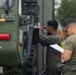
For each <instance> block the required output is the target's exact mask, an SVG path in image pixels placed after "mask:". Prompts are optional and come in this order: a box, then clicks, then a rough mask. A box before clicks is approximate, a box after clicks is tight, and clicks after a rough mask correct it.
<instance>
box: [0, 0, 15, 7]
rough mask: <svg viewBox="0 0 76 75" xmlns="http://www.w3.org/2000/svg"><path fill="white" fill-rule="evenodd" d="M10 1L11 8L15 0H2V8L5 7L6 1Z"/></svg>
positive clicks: (0, 2) (0, 1)
mask: <svg viewBox="0 0 76 75" xmlns="http://www.w3.org/2000/svg"><path fill="white" fill-rule="evenodd" d="M7 2H8V3H9V8H11V7H12V6H13V5H14V2H15V0H0V8H4V6H5V4H6V3H7Z"/></svg>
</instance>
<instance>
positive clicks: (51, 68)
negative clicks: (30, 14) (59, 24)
mask: <svg viewBox="0 0 76 75" xmlns="http://www.w3.org/2000/svg"><path fill="white" fill-rule="evenodd" d="M39 38H40V42H41V44H42V45H43V46H47V52H46V74H45V75H61V71H60V70H59V68H58V67H57V63H58V62H60V59H61V53H60V52H58V51H56V50H54V49H53V48H51V47H50V45H51V44H58V45H60V44H61V37H60V36H59V35H58V33H55V34H54V35H46V34H43V33H42V31H41V30H39Z"/></svg>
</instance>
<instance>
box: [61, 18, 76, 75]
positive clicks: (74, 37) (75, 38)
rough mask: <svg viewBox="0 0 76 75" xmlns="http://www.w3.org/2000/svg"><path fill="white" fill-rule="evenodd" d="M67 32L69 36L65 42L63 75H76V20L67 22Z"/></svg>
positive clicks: (72, 19) (71, 19) (62, 56)
mask: <svg viewBox="0 0 76 75" xmlns="http://www.w3.org/2000/svg"><path fill="white" fill-rule="evenodd" d="M65 30H66V32H67V34H68V35H69V36H68V37H67V39H66V41H65V47H64V52H63V53H62V55H61V58H62V59H63V60H64V63H63V64H64V65H63V66H62V75H76V19H75V18H69V19H67V20H66V27H65Z"/></svg>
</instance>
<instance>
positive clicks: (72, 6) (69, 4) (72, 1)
mask: <svg viewBox="0 0 76 75" xmlns="http://www.w3.org/2000/svg"><path fill="white" fill-rule="evenodd" d="M56 18H57V19H58V20H59V22H60V23H61V24H62V25H63V26H65V20H66V19H67V18H76V0H61V6H60V8H59V9H58V15H57V16H56Z"/></svg>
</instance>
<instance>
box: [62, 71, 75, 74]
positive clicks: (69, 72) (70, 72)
mask: <svg viewBox="0 0 76 75" xmlns="http://www.w3.org/2000/svg"><path fill="white" fill-rule="evenodd" d="M62 75H76V71H68V72H65V73H63V74H62Z"/></svg>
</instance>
